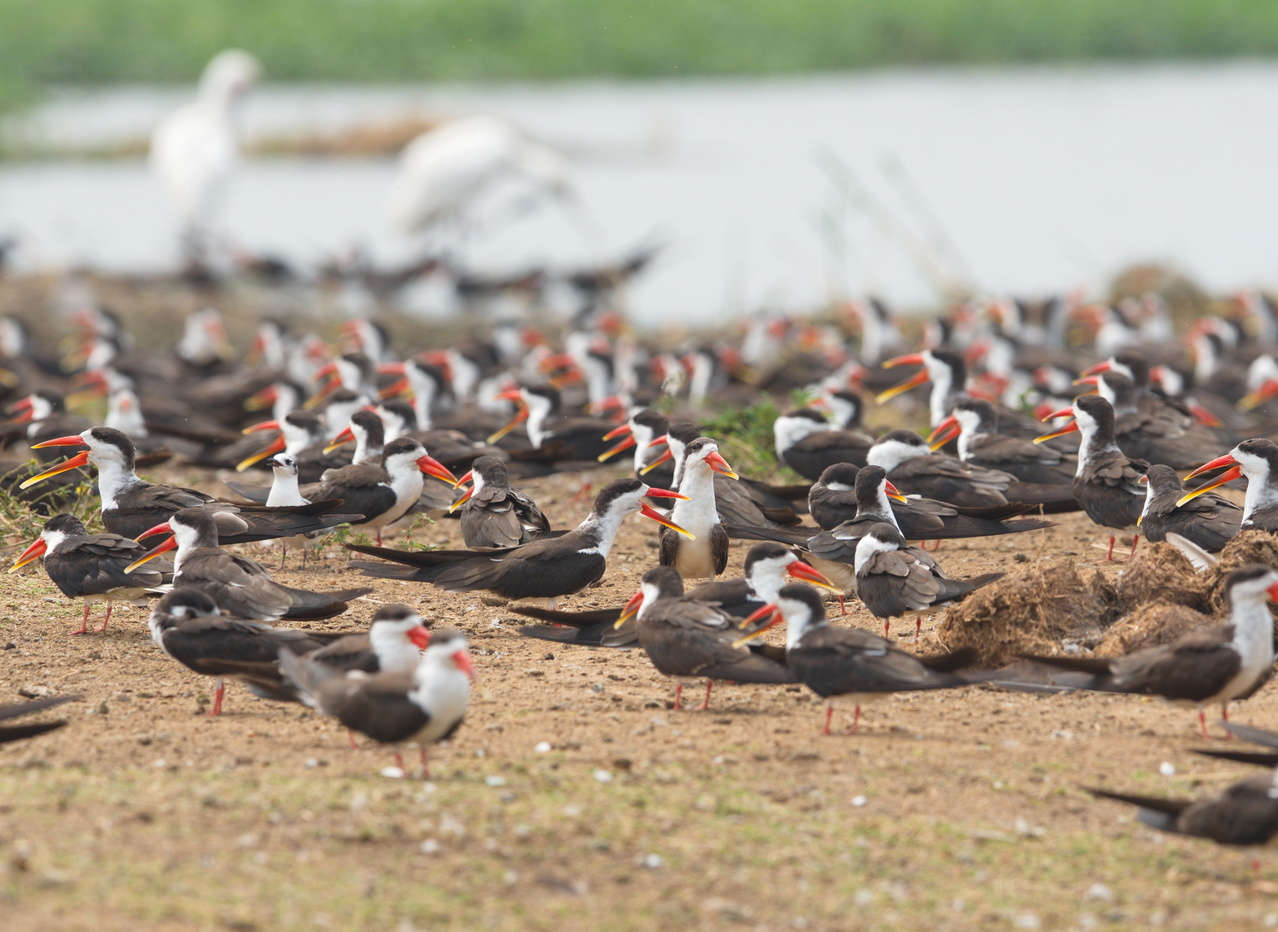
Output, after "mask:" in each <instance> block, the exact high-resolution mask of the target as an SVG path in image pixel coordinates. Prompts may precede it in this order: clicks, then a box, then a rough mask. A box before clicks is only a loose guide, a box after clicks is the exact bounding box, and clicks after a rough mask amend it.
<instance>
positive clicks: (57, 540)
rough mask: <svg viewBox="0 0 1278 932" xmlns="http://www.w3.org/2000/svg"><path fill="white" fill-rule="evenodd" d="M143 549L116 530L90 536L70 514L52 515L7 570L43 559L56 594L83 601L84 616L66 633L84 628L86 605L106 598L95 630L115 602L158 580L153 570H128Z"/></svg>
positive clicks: (142, 591) (133, 598)
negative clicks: (55, 587)
mask: <svg viewBox="0 0 1278 932" xmlns="http://www.w3.org/2000/svg"><path fill="white" fill-rule="evenodd" d="M144 553H146V547H145V546H143V545H142V544H139V543H138V542H137V541H135V540H132V539H131V538H128V537H121V536H120V535H119V534H90V533H89V532H88V531H87V530H85V527H84V524H83V523H82V522H81V521H80V519H79V518H77V517H76V516H75V515H69V514H61V515H54V516H53V517H52V518H50V519H49V520H48V521H47V522H46V523H45V525H44V530H42V531H41V532H40V536H39V537H37V538H36V540H35V542H34V543H32V544H31V546H30V547H28V548H27V549H26V550H24V551H22V553H21V555H19V557H18V559H17V560H15V561H14V563H13V566H11V567H9V572H10V573H12V572H14V571H16V570H18V569H20V568H22V567H24V566H26V565H27V564H28V563H30V562H32V561H33V560H37V559H39V558H40V557H44V570H45V572H46V573H48V574H49V578H50V579H51V580H53V584H54V585H55V586H57V587H58V588H59V589H60V590H61V591H62V594H63V595H65V596H67V597H68V598H72V599H81V600H83V601H84V617H83V618H82V619H81V621H80V627H79V628H77V629H76V630H75V631H72V632H71V633H72V634H87V633H88V631H89V606H90V604H92V603H93V602H106V604H107V609H106V616H105V617H104V618H103V619H102V626H101V627H99V628H98V631H99V632H102V631H105V630H106V627H107V623H108V622H109V621H110V620H111V608H112V606H113V604H114V603H115V602H133V601H136V600H138V599H141V598H142V597H143V596H145V595H146V592H147V590H148V589H152V588H154V587H156V586H159V585H160V584H162V583H163V582H164V574H163V573H161V572H159V571H158V570H155V569H146V570H134V571H130V565H131V564H133V562H134V561H135V560H137V559H138V558H139V557H141V556H142V555H143V554H144Z"/></svg>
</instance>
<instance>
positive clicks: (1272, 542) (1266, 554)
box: [1203, 531, 1278, 615]
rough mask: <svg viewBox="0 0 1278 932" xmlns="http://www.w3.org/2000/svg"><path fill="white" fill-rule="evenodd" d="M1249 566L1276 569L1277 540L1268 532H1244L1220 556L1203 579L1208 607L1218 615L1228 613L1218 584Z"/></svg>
mask: <svg viewBox="0 0 1278 932" xmlns="http://www.w3.org/2000/svg"><path fill="white" fill-rule="evenodd" d="M1249 563H1260V564H1262V565H1264V566H1278V536H1275V535H1273V534H1270V533H1269V532H1268V531H1243V532H1242V533H1241V534H1239V535H1238V536H1237V537H1235V538H1234V539H1233V540H1231V541H1230V542H1229V543H1228V544H1226V545H1225V549H1224V550H1222V551H1221V552H1220V562H1219V563H1218V564H1216V566H1214V567H1212V568H1211V569H1210V570H1208V571H1207V572H1206V573H1204V574H1203V576H1204V577H1205V578H1206V579H1207V581H1208V589H1209V593H1210V601H1209V607H1210V610H1211V611H1212V612H1213V613H1214V614H1217V615H1223V614H1224V613H1225V612H1227V611H1229V606H1228V605H1227V604H1226V599H1225V589H1224V586H1222V585H1221V582H1222V581H1223V580H1224V578H1225V577H1226V576H1228V575H1229V574H1230V573H1231V572H1233V571H1234V570H1236V569H1238V568H1239V567H1242V566H1246V565H1247V564H1249Z"/></svg>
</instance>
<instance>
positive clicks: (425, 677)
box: [408, 656, 470, 722]
mask: <svg viewBox="0 0 1278 932" xmlns="http://www.w3.org/2000/svg"><path fill="white" fill-rule="evenodd" d="M408 698H409V699H410V700H412V701H413V702H415V703H416V704H417V705H418V706H420V707H421V708H422V709H423V710H425V711H426V712H428V713H429V714H430V717H431V718H432V719H434V720H438V721H441V722H449V721H456V720H457V719H459V718H461V717H462V716H463V715H465V714H466V706H467V705H468V704H469V703H470V678H469V677H467V676H466V674H465V673H463V672H462V671H461V670H459V669H457V666H456V665H455V664H454V663H453V662H452V658H451V657H447V656H445V657H442V658H440V659H438V660H436V659H434V658H423V659H422V660H421V662H420V663H419V665H418V667H417V675H416V678H415V683H414V687H413V690H412V691H411V692H410V693H409V694H408Z"/></svg>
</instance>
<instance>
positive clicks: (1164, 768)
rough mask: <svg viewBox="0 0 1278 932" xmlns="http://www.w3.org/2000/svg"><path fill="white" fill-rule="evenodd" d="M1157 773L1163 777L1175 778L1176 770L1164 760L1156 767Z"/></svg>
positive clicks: (1170, 763)
mask: <svg viewBox="0 0 1278 932" xmlns="http://www.w3.org/2000/svg"><path fill="white" fill-rule="evenodd" d="M1158 772H1159V773H1161V774H1162V775H1163V776H1164V777H1174V776H1176V768H1175V767H1174V766H1172V762H1171V761H1169V760H1165V761H1163V762H1162V763H1161V764H1159V765H1158Z"/></svg>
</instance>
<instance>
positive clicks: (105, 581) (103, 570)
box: [44, 534, 164, 598]
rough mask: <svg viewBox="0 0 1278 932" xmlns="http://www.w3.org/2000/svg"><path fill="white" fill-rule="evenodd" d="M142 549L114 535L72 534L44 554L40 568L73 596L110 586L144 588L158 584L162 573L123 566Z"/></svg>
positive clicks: (106, 588)
mask: <svg viewBox="0 0 1278 932" xmlns="http://www.w3.org/2000/svg"><path fill="white" fill-rule="evenodd" d="M146 552H147V548H146V547H144V546H143V545H142V544H139V543H138V542H137V541H133V540H129V539H128V538H127V537H120V536H118V535H116V534H98V535H93V536H91V537H72V538H69V539H67V540H66V541H64V542H63V544H62V545H61V546H60V547H58V549H57V550H55V551H54V552H53V553H51V554H49V555H48V556H47V557H45V560H44V568H45V572H47V573H48V574H49V578H50V579H51V580H53V583H54V585H56V586H57V587H58V588H59V589H60V590H62V592H63V594H65V595H68V596H71V597H73V598H74V597H79V596H85V595H100V594H102V593H105V592H110V591H112V590H113V589H132V588H137V589H145V588H148V587H150V586H158V585H160V584H161V583H162V582H163V581H164V574H163V573H161V572H160V571H159V570H157V569H156V568H155V567H154V566H150V567H145V566H144V567H139V568H138V569H136V570H134V571H133V572H132V573H126V572H124V568H125V567H126V566H128V565H129V564H130V563H132V562H133V561H134V560H136V559H138V558H139V557H141V556H142V555H143V554H144V553H146Z"/></svg>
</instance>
